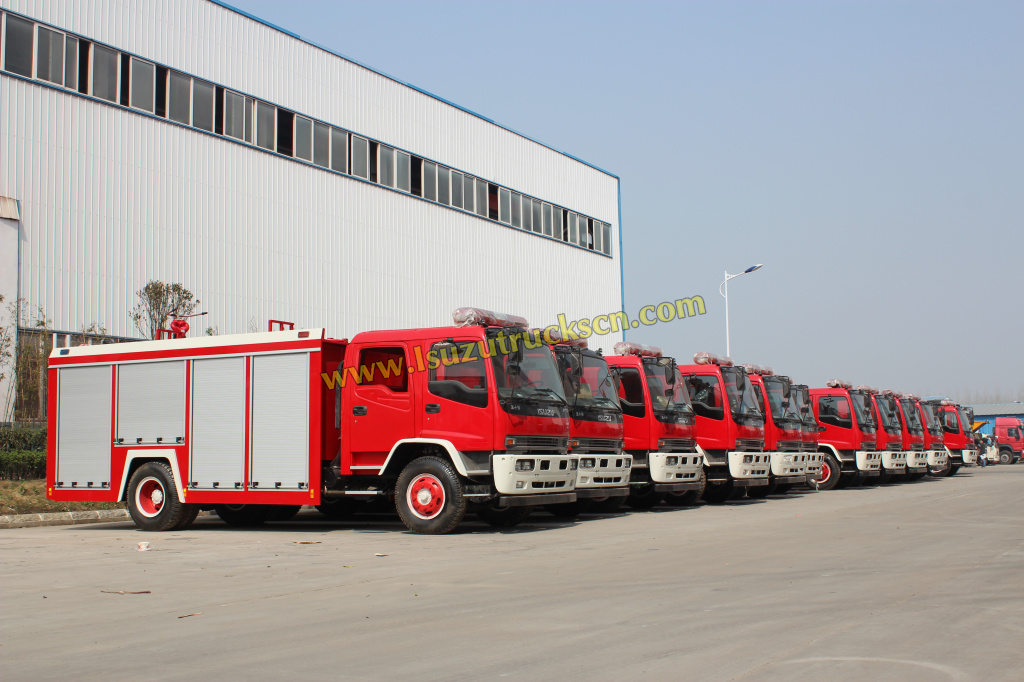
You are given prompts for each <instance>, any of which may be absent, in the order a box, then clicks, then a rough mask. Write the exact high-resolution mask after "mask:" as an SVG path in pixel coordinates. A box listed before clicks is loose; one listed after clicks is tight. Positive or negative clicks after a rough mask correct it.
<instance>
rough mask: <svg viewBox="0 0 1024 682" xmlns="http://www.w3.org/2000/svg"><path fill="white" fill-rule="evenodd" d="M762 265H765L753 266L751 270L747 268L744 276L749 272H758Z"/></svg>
mask: <svg viewBox="0 0 1024 682" xmlns="http://www.w3.org/2000/svg"><path fill="white" fill-rule="evenodd" d="M762 265H763V263H758V264H757V265H751V266H750V267H749V268H747V269H746V270H744V271H743V274H747V273H748V272H753V271H754V270H757V269H758V268H760V267H761V266H762Z"/></svg>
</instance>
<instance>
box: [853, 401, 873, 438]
mask: <svg viewBox="0 0 1024 682" xmlns="http://www.w3.org/2000/svg"><path fill="white" fill-rule="evenodd" d="M850 402H851V403H853V411H854V412H855V413H856V415H857V424H858V425H860V428H861V430H862V431H869V432H872V433H873V432H874V430H875V429H876V428H877V425H876V424H875V418H874V415H872V414H871V412H872V410H871V395H870V394H868V393H861V392H860V391H850Z"/></svg>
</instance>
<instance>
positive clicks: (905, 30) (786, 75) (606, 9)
mask: <svg viewBox="0 0 1024 682" xmlns="http://www.w3.org/2000/svg"><path fill="white" fill-rule="evenodd" d="M230 4H232V5H233V6H235V7H238V8H239V9H242V10H244V11H247V12H250V13H252V14H254V15H256V16H258V17H260V18H262V19H265V20H266V21H269V22H272V23H274V24H277V25H279V26H281V27H283V28H285V29H288V30H290V31H293V32H295V33H298V34H299V35H300V36H302V37H303V38H306V39H308V40H311V41H313V42H316V43H318V44H321V45H324V46H327V47H330V48H331V49H334V50H336V51H338V52H341V53H342V54H345V55H346V56H349V57H351V58H353V59H356V60H358V61H360V62H363V63H365V64H367V65H368V66H371V67H373V68H375V69H378V70H380V71H384V72H385V73H388V74H390V75H392V76H395V77H396V78H400V79H402V80H405V81H407V82H410V83H413V84H415V85H417V86H419V87H421V88H424V89H426V90H428V91H430V92H433V93H435V94H437V95H439V96H441V97H444V98H446V99H449V100H451V101H453V102H456V103H458V104H460V105H462V106H465V107H467V108H469V109H472V110H474V111H476V112H479V113H481V114H483V115H485V116H488V117H490V118H492V119H494V120H496V121H498V122H500V123H502V124H504V125H506V126H508V127H510V128H513V129H515V130H518V131H521V132H523V133H524V134H526V135H529V136H531V137H533V138H535V139H537V140H540V141H542V142H545V143H547V144H550V145H551V146H554V147H556V148H559V149H562V150H564V151H567V152H569V153H571V154H573V155H576V156H579V157H580V158H583V159H585V160H587V161H589V162H591V163H593V164H595V165H597V166H600V167H602V168H605V169H607V170H609V171H611V172H613V173H615V174H617V175H619V176H620V177H621V178H622V222H623V239H624V246H623V255H624V259H625V291H626V310H627V312H628V313H630V314H631V315H634V314H635V313H636V311H637V310H638V309H639V308H640V306H642V305H645V304H648V303H657V302H659V301H663V300H669V299H674V298H677V297H680V296H691V295H695V294H700V295H702V296H704V298H705V300H706V301H707V304H708V312H707V315H706V316H703V317H699V318H691V319H687V320H684V321H677V322H672V323H669V324H664V325H657V326H654V327H650V328H643V329H640V330H636V331H633V332H631V333H630V337H629V338H630V339H632V340H637V341H643V342H647V343H653V344H656V345H659V346H662V347H663V348H664V349H665V350H666V351H667V352H669V353H671V354H673V355H675V356H676V357H677V358H678V359H680V360H682V361H687V360H688V358H690V357H691V356H692V354H693V353H694V352H695V351H698V350H710V351H713V352H719V353H724V351H725V310H724V302H723V299H722V298H721V297H720V296H719V295H718V286H719V284H720V283H721V280H722V273H723V271H724V270H728V271H729V272H739V271H741V270H742V269H744V268H746V267H747V266H749V265H751V264H753V263H764V264H765V266H764V268H763V269H761V270H759V271H758V272H756V273H753V274H750V275H745V276H744V277H742V278H739V279H736V280H733V281H732V282H731V283H730V322H731V325H732V354H733V357H734V358H735V359H736V360H737V361H739V362H755V363H759V364H767V365H772V366H773V367H774V368H775V369H776V370H777V371H779V372H783V373H787V374H790V375H791V376H793V377H794V378H795V379H797V380H799V381H801V382H806V383H810V384H812V385H821V384H822V383H823V382H824V381H825V380H827V379H829V378H832V377H840V378H846V379H849V380H850V381H853V382H854V383H867V384H872V385H875V386H878V387H880V388H893V389H896V390H907V391H917V392H921V393H924V394H937V393H942V394H952V395H963V394H964V393H965V392H967V391H972V392H974V393H975V394H977V393H978V392H984V391H995V390H1000V391H1002V392H1004V393H1005V394H1006V395H1012V396H1013V397H1016V398H1018V399H1024V353H1022V352H1021V349H1022V348H1024V2H982V1H978V0H975V1H972V2H937V1H932V0H928V1H917V2H896V1H892V0H890V1H884V2H866V1H856V2H853V1H847V2H781V1H780V2H717V1H716V2H711V1H708V2H682V3H653V2H647V3H645V2H631V3H625V2H623V3H607V2H503V3H492V2H444V1H440V0H438V1H433V2H380V1H377V2H365V1H364V2H335V1H331V2H327V1H320V2H313V1H309V2H302V1H294V0H293V1H292V2H288V3H282V2H279V1H271V0H234V1H233V2H231V3H230ZM602 312H607V311H603V310H602V311H598V310H595V311H594V314H598V313H602Z"/></svg>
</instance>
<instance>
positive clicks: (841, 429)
mask: <svg viewBox="0 0 1024 682" xmlns="http://www.w3.org/2000/svg"><path fill="white" fill-rule="evenodd" d="M808 393H809V394H810V398H811V409H812V410H813V411H814V418H815V420H816V421H817V422H818V424H819V425H820V426H821V431H820V432H819V434H818V449H819V450H820V451H821V452H822V453H823V454H824V462H823V465H822V475H821V477H820V479H819V481H818V488H819V489H820V490H832V489H833V488H835V487H836V486H847V485H856V484H859V483H861V482H862V481H863V480H864V479H865V478H867V477H869V476H878V474H879V468H880V467H881V463H882V455H881V453H879V452H876V450H875V418H874V416H873V414H872V412H873V410H872V406H871V394H870V393H868V392H867V391H864V390H862V389H854V388H853V386H852V385H851V384H850V383H849V382H846V381H840V380H838V379H833V380H830V381H829V382H827V383H826V388H812V389H810V390H809V391H808Z"/></svg>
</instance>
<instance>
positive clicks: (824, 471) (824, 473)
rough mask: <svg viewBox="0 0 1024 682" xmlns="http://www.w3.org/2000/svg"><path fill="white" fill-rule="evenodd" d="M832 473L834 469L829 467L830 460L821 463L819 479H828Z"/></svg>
mask: <svg viewBox="0 0 1024 682" xmlns="http://www.w3.org/2000/svg"><path fill="white" fill-rule="evenodd" d="M831 475H832V469H831V468H830V467H829V465H828V462H822V463H821V473H820V474H819V475H818V481H819V482H820V481H827V480H828V478H829V476H831Z"/></svg>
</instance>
